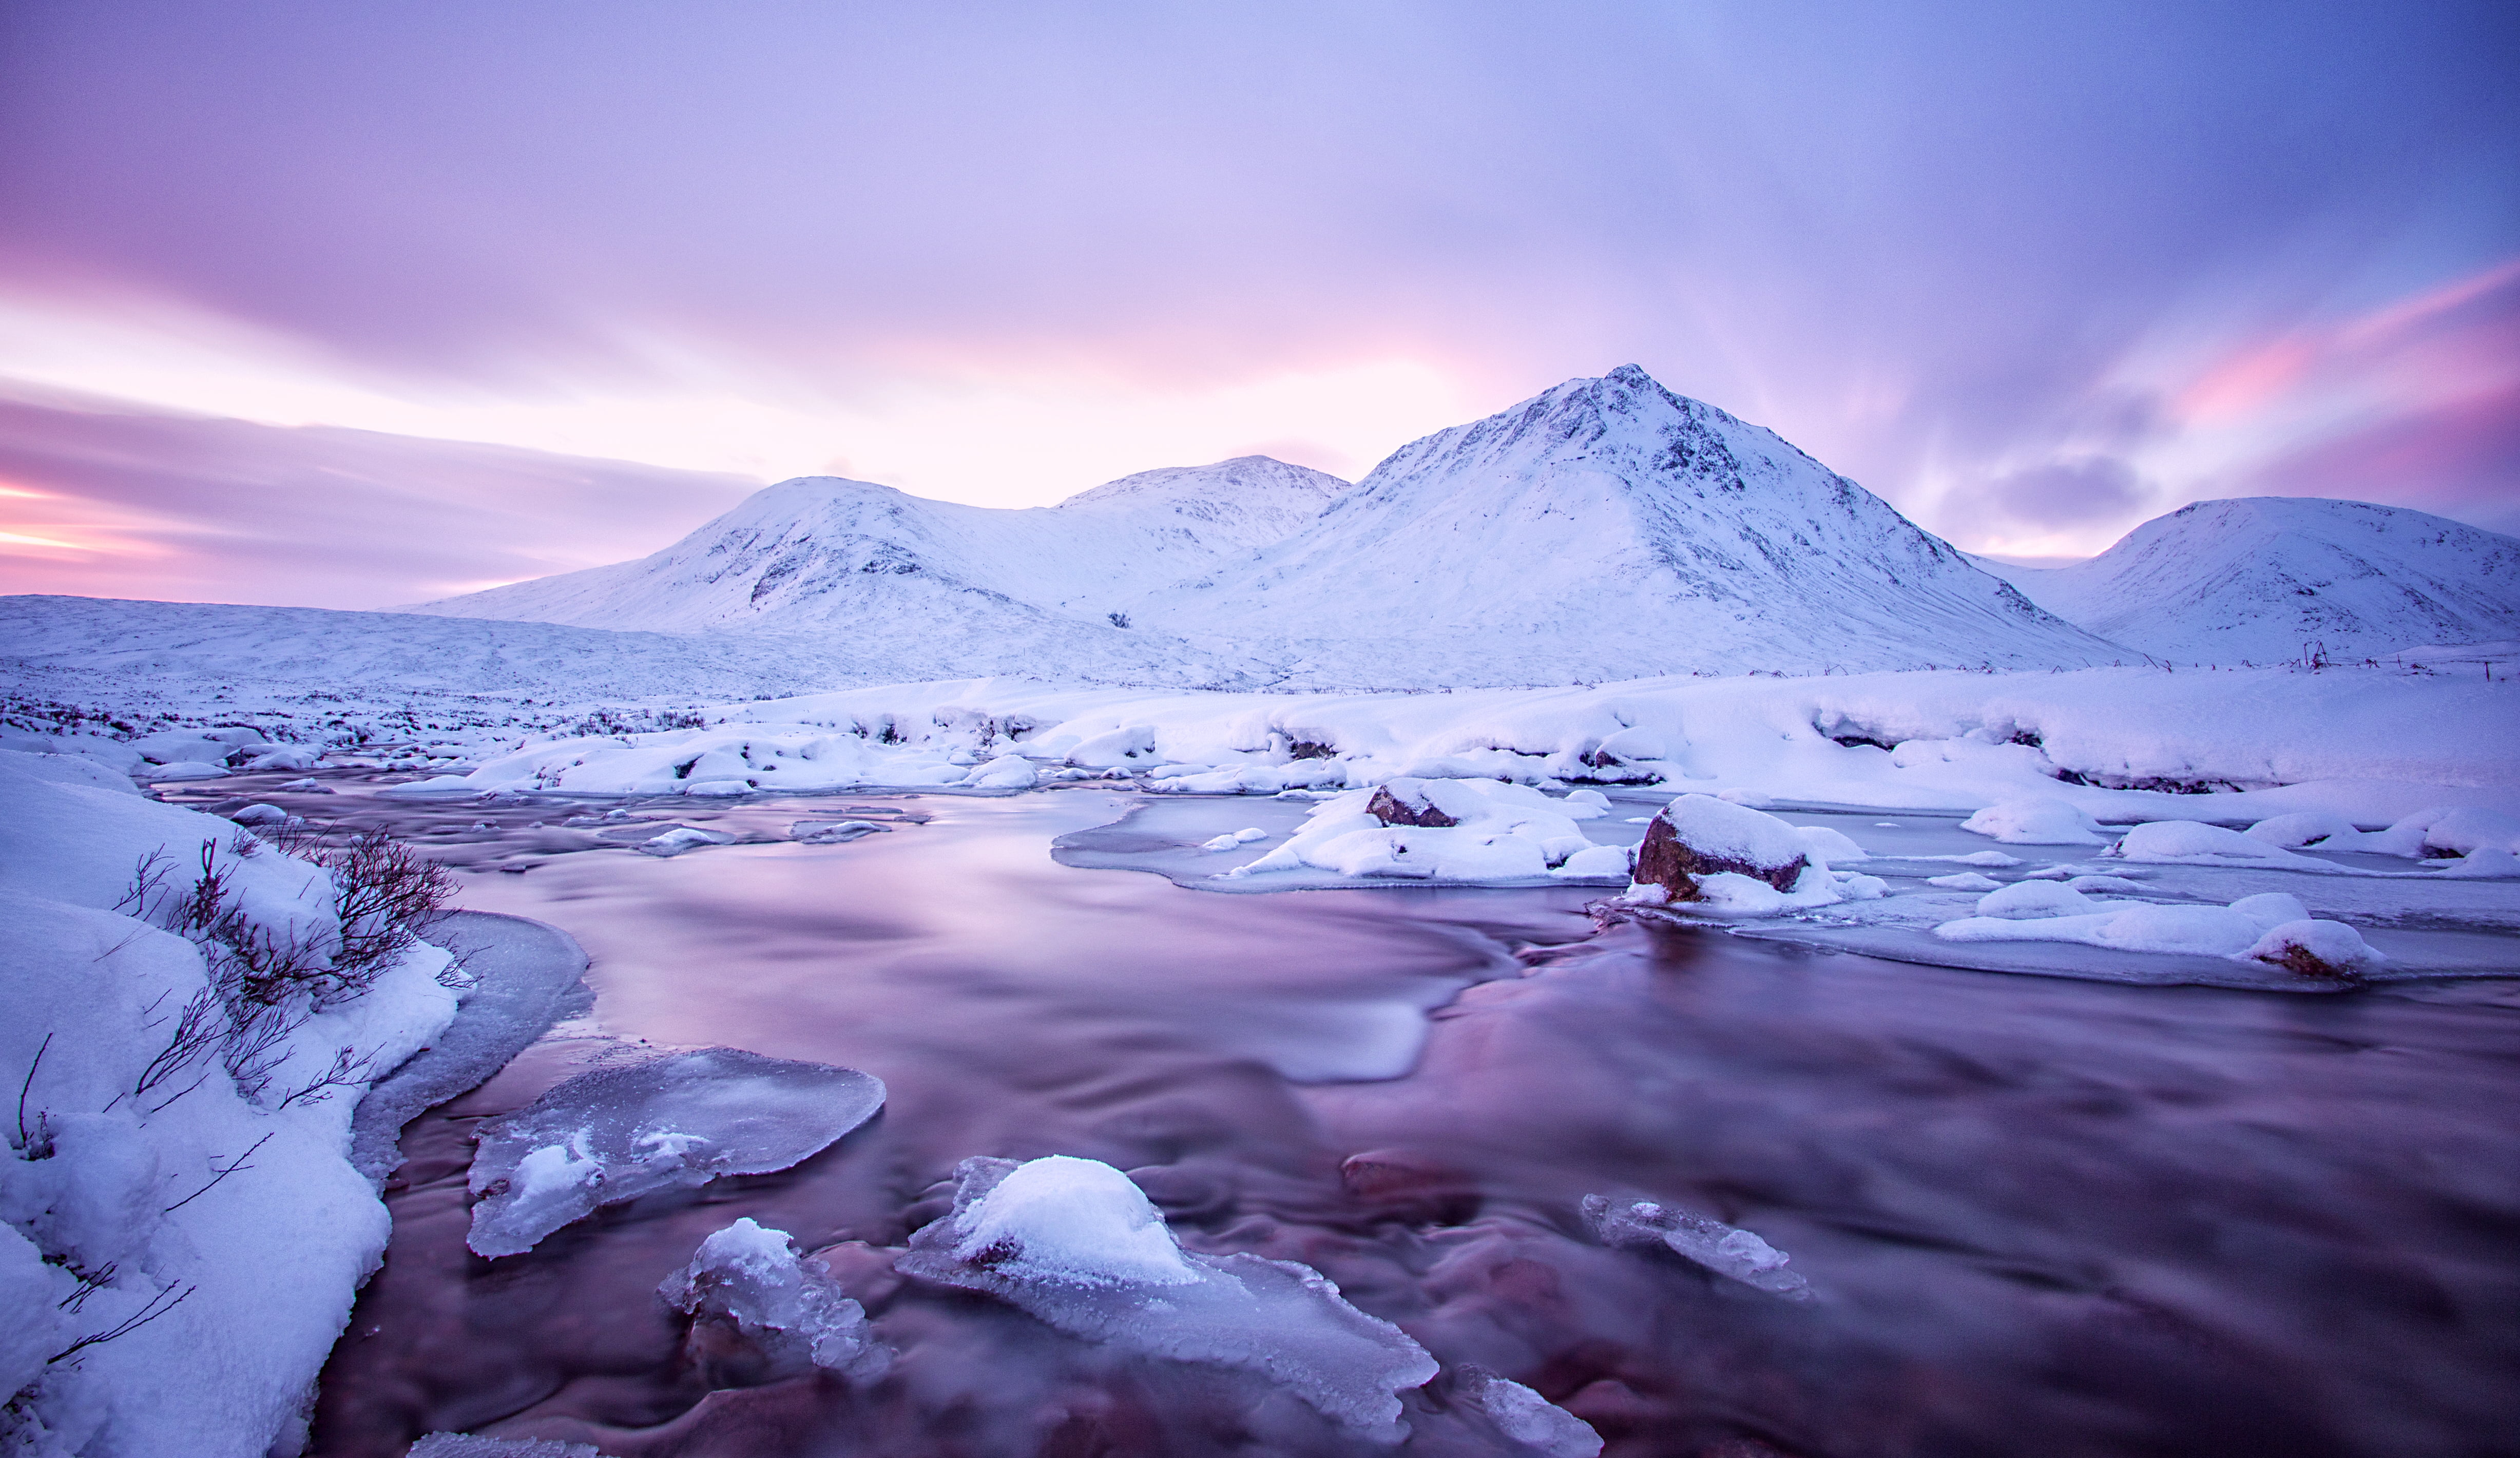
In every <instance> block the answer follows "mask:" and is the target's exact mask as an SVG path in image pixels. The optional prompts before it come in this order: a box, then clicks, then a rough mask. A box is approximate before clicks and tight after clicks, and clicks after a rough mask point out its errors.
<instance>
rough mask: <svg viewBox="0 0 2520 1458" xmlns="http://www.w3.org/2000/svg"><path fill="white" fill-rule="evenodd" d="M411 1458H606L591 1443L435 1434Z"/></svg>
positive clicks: (414, 1447) (414, 1449) (414, 1446)
mask: <svg viewBox="0 0 2520 1458" xmlns="http://www.w3.org/2000/svg"><path fill="white" fill-rule="evenodd" d="M411 1458H604V1450H603V1449H602V1448H599V1447H597V1446H596V1445H595V1444H593V1443H591V1442H562V1441H560V1440H559V1439H558V1438H551V1437H481V1436H478V1435H474V1434H471V1433H432V1434H429V1435H427V1436H426V1437H424V1438H422V1439H421V1440H420V1441H418V1442H416V1443H413V1444H412V1445H411Z"/></svg>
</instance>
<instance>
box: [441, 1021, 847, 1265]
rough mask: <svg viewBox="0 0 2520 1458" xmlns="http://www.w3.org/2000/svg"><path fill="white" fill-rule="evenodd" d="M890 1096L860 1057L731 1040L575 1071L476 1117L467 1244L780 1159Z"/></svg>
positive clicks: (835, 1132)
mask: <svg viewBox="0 0 2520 1458" xmlns="http://www.w3.org/2000/svg"><path fill="white" fill-rule="evenodd" d="M883 1098H884V1089H883V1082H882V1080H881V1079H878V1078H876V1077H874V1076H873V1075H871V1074H867V1073H861V1072H859V1071H857V1070H855V1069H839V1068H833V1067H832V1066H831V1065H829V1064H819V1063H791V1062H788V1061H787V1060H786V1059H779V1058H764V1057H762V1056H761V1055H759V1054H757V1053H745V1052H743V1051H742V1050H740V1049H735V1048H703V1049H700V1050H698V1051H697V1052H692V1053H675V1054H670V1055H668V1056H666V1057H663V1058H655V1059H650V1060H648V1061H646V1062H644V1063H637V1064H630V1065H627V1066H624V1067H621V1068H609V1069H597V1070H595V1071H592V1072H586V1073H580V1074H578V1075H577V1076H576V1077H574V1078H571V1079H569V1080H568V1081H566V1082H564V1083H562V1084H561V1085H559V1086H558V1087H556V1088H554V1089H552V1090H551V1091H550V1092H549V1093H546V1094H544V1095H543V1096H542V1097H541V1098H539V1099H536V1100H534V1101H533V1103H531V1104H529V1105H527V1106H525V1107H524V1108H522V1109H519V1110H517V1112H516V1113H514V1114H511V1115H507V1116H503V1117H499V1118H494V1119H491V1120H489V1121H488V1122H486V1123H484V1124H483V1125H482V1126H481V1132H480V1135H479V1138H480V1148H479V1149H478V1150H477V1151H476V1152H475V1153H474V1154H473V1156H472V1193H473V1195H474V1197H475V1198H476V1201H477V1203H476V1204H474V1205H473V1207H472V1234H471V1235H470V1236H468V1237H467V1238H466V1241H465V1244H467V1245H469V1246H471V1247H472V1250H473V1252H474V1253H477V1254H481V1255H489V1256H500V1255H516V1254H519V1253H523V1252H526V1251H530V1250H532V1249H533V1248H534V1245H535V1243H536V1242H538V1241H540V1240H541V1239H542V1238H543V1237H544V1236H546V1235H549V1234H551V1233H552V1232H553V1231H555V1230H558V1229H559V1228H561V1227H562V1226H563V1225H566V1224H568V1223H569V1222H570V1221H572V1220H577V1219H581V1218H583V1217H584V1216H586V1215H588V1214H590V1213H592V1212H593V1211H594V1210H595V1209H596V1207H599V1206H606V1205H617V1204H619V1203H621V1202H622V1201H625V1200H636V1199H637V1198H639V1197H640V1196H642V1195H646V1194H651V1193H652V1192H654V1191H657V1190H668V1189H674V1188H677V1187H681V1188H686V1189H689V1188H693V1187H697V1186H699V1185H704V1184H707V1183H708V1182H709V1181H710V1180H713V1179H715V1178H717V1177H718V1176H719V1175H721V1174H767V1173H769V1172H770V1171H771V1170H774V1169H785V1168H787V1166H788V1165H790V1164H793V1163H795V1162H798V1161H799V1160H802V1159H805V1158H806V1157H808V1156H810V1155H813V1154H815V1153H818V1152H819V1151H821V1150H823V1149H825V1148H827V1147H829V1146H830V1145H832V1143H834V1142H836V1141H837V1140H838V1139H839V1138H840V1136H841V1135H843V1134H846V1133H847V1132H849V1130H851V1129H854V1128H856V1127H857V1126H858V1125H860V1124H862V1123H864V1122H866V1121H867V1120H868V1119H869V1118H870V1117H873V1116H874V1115H875V1112H876V1111H877V1110H878V1109H880V1108H882V1107H883Z"/></svg>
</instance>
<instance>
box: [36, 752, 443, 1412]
mask: <svg viewBox="0 0 2520 1458" xmlns="http://www.w3.org/2000/svg"><path fill="white" fill-rule="evenodd" d="M73 760H75V761H76V762H75V763H73V762H72V761H73ZM94 763H95V761H94V760H92V759H88V758H87V757H86V756H69V755H45V756H29V755H24V754H20V753H15V752H0V816H5V820H6V823H7V825H8V826H9V831H8V834H7V835H6V836H5V837H0V1008H5V1009H6V1015H5V1016H0V1081H5V1083H6V1084H7V1086H8V1087H9V1088H10V1089H11V1091H12V1092H13V1094H15V1093H19V1092H21V1091H22V1101H20V1102H19V1104H18V1107H19V1109H20V1111H21V1112H19V1113H18V1114H17V1115H16V1116H15V1117H14V1120H13V1121H11V1122H10V1123H9V1124H8V1127H7V1134H8V1150H7V1155H6V1157H5V1158H0V1307H5V1309H6V1310H7V1311H8V1313H9V1317H10V1319H9V1321H8V1323H7V1325H6V1328H5V1330H0V1390H6V1392H7V1393H8V1394H9V1395H7V1396H6V1397H5V1399H0V1401H5V1406H0V1434H5V1435H6V1436H5V1438H0V1442H5V1443H7V1444H8V1445H9V1451H11V1452H13V1453H25V1454H69V1453H73V1452H77V1453H90V1454H130V1455H141V1454H161V1453H184V1454H200V1455H203V1458H259V1455H261V1454H263V1453H264V1452H265V1451H266V1450H269V1449H271V1448H272V1447H273V1445H274V1444H275V1443H281V1444H284V1445H286V1444H290V1443H293V1442H294V1441H295V1433H296V1429H297V1425H299V1424H300V1423H302V1421H303V1412H304V1405H303V1404H304V1402H305V1399H306V1397H307V1394H308V1392H309V1390H310V1389H311V1386H312V1384H313V1382H314V1380H315V1376H316V1373H317V1372H318V1371H319V1370H320V1368H321V1367H322V1365H323V1362H324V1358H325V1355H326V1353H327V1352H328V1351H329V1350H330V1349H331V1347H332V1345H333V1342H334V1339H335V1337H336V1336H337V1334H338V1333H339V1331H340V1330H341V1326H342V1323H343V1322H344V1321H345V1320H346V1319H347V1318H348V1314H349V1309H350V1300H351V1296H352V1293H353V1292H354V1291H355V1290H356V1288H357V1286H358V1283H359V1282H360V1281H361V1280H362V1279H364V1278H365V1276H366V1275H367V1274H368V1272H369V1271H370V1270H372V1269H373V1268H374V1266H375V1263H376V1261H377V1259H378V1257H379V1255H380V1253H382V1250H383V1249H384V1243H385V1237H386V1233H387V1221H386V1216H385V1210H384V1207H383V1206H382V1204H381V1203H380V1202H379V1200H378V1199H377V1196H376V1193H375V1191H374V1190H373V1189H372V1188H371V1186H370V1185H369V1183H368V1181H367V1179H366V1178H365V1177H364V1176H363V1175H362V1174H361V1172H360V1171H359V1170H358V1169H356V1168H354V1167H353V1166H352V1164H351V1162H350V1160H349V1158H348V1156H349V1153H350V1142H351V1138H350V1128H351V1119H352V1111H353V1108H354V1106H355V1105H356V1104H357V1102H358V1099H359V1095H360V1093H361V1090H362V1089H363V1087H364V1086H365V1084H366V1083H367V1082H368V1081H369V1080H371V1079H374V1078H375V1077H377V1076H378V1075H379V1074H381V1073H382V1072H384V1071H388V1070H391V1069H392V1068H394V1067H395V1066H396V1065H397V1064H400V1063H401V1062H403V1061H404V1060H405V1059H406V1058H408V1057H409V1056H411V1054H412V1053H413V1052H414V1051H415V1050H417V1049H419V1048H420V1047H421V1046H422V1045H423V1044H425V1043H427V1041H428V1040H429V1039H430V1038H431V1037H432V1036H433V1035H434V1034H435V1033H436V1032H437V1031H438V1030H439V1029H440V1028H442V1027H443V1026H444V1025H446V1024H447V1022H448V1021H449V1020H450V1019H451V1018H452V1017H453V1016H454V1014H455V1012H456V1007H457V998H458V993H457V991H456V990H455V989H454V987H453V986H451V985H449V984H450V983H454V982H458V981H460V978H458V977H457V976H456V975H455V974H454V973H453V972H452V971H451V969H450V960H449V958H448V956H447V954H446V953H445V952H443V951H441V950H439V949H437V948H435V947H431V946H428V945H426V944H422V943H417V942H412V941H409V940H407V939H405V940H400V941H398V942H396V943H394V944H393V945H392V946H391V947H389V948H387V949H386V950H385V951H384V952H382V953H381V957H382V961H381V962H380V963H379V964H378V965H375V966H371V967H369V968H367V969H366V970H365V971H364V972H362V973H361V974H360V975H359V976H358V977H356V978H354V979H353V978H347V977H346V976H344V975H339V974H341V972H342V962H343V958H344V957H345V956H346V955H347V949H348V948H349V947H350V946H351V945H352V943H353V941H354V940H355V939H356V938H357V937H358V936H359V935H360V934H362V932H363V929H362V928H361V927H359V926H357V925H353V926H352V927H351V928H349V929H348V931H349V932H350V934H351V936H350V938H346V939H345V937H344V927H343V925H342V919H341V913H340V906H341V900H340V890H341V888H340V887H339V886H337V883H336V880H335V876H334V874H333V873H330V872H328V871H327V870H326V869H325V868H323V867H319V866H315V865H311V864H308V863H307V862H304V861H301V860H297V859H295V858H293V857H291V856H289V855H286V854H283V853H282V852H280V851H279V850H276V849H274V848H272V847H270V846H268V845H266V844H264V843H261V842H259V841H257V840H255V839H253V838H252V837H251V836H250V835H249V834H248V833H247V832H245V831H242V830H240V829H239V828H237V827H236V826H234V825H232V824H230V823H228V822H227V821H224V820H220V819H217V818H215V817H212V816H209V815H203V814H199V813H196V812H194V811H190V810H183V809H178V808H175V807H173V806H170V805H162V804H158V803H155V802H153V801H151V800H149V799H146V798H144V797H139V796H136V795H134V794H132V793H131V791H130V788H129V785H128V783H127V782H126V783H125V784H124V785H123V786H122V787H121V788H120V789H119V790H115V789H105V788H98V787H96V786H94V785H92V784H88V783H85V782H84V780H85V776H86V775H87V774H88V773H89V772H90V769H89V766H92V765H93V764H94ZM170 929H171V930H170ZM375 930H376V929H375V928H372V927H371V928H366V929H364V931H366V932H374V931H375ZM369 944H371V945H382V943H369ZM328 970H329V971H330V975H328ZM441 975H444V978H445V980H441Z"/></svg>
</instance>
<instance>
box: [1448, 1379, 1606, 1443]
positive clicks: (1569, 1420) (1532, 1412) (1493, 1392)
mask: <svg viewBox="0 0 2520 1458" xmlns="http://www.w3.org/2000/svg"><path fill="white" fill-rule="evenodd" d="M1453 1391H1454V1394H1455V1396H1457V1397H1458V1398H1459V1399H1460V1400H1462V1401H1463V1402H1465V1403H1467V1404H1468V1405H1470V1406H1472V1407H1475V1408H1477V1409H1478V1410H1479V1411H1480V1412H1482V1413H1484V1414H1486V1415H1487V1419H1488V1421H1489V1422H1491V1423H1494V1424H1496V1425H1497V1428H1498V1430H1499V1431H1500V1432H1502V1433H1504V1434H1505V1435H1506V1436H1508V1437H1509V1438H1512V1439H1513V1440H1514V1441H1515V1442H1518V1443H1521V1444H1522V1445H1523V1446H1525V1447H1527V1448H1530V1449H1532V1450H1533V1451H1534V1452H1538V1453H1542V1454H1545V1455H1547V1458H1598V1454H1599V1453H1600V1451H1601V1435H1600V1434H1598V1433H1596V1432H1595V1431H1593V1425H1592V1424H1590V1423H1587V1422H1585V1421H1584V1420H1583V1419H1582V1418H1579V1417H1577V1416H1575V1415H1574V1414H1573V1413H1571V1412H1568V1411H1567V1410H1566V1409H1564V1408H1562V1407H1559V1406H1558V1405H1557V1404H1555V1403H1553V1402H1552V1401H1550V1400H1549V1399H1548V1398H1546V1397H1543V1396H1542V1395H1540V1394H1539V1393H1538V1392H1535V1391H1533V1390H1531V1389H1529V1388H1527V1387H1524V1386H1523V1385H1522V1384H1521V1383H1518V1382H1509V1381H1508V1380H1507V1379H1505V1378H1502V1377H1499V1376H1497V1375H1496V1374H1495V1373H1493V1372H1490V1371H1488V1370H1487V1369H1486V1368H1484V1367H1463V1368H1459V1369H1457V1370H1456V1371H1455V1372H1454V1374H1453Z"/></svg>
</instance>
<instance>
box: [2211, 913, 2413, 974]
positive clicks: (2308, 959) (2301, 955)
mask: <svg viewBox="0 0 2520 1458" xmlns="http://www.w3.org/2000/svg"><path fill="white" fill-rule="evenodd" d="M2242 955H2244V956H2247V957H2250V958H2252V959H2254V960H2256V961H2260V962H2272V963H2273V964H2274V965H2275V966H2277V967H2280V968H2283V969H2284V970H2285V971H2287V972H2297V973H2300V974H2301V975H2302V976H2304V977H2321V978H2350V977H2357V976H2360V975H2362V974H2363V973H2366V972H2369V971H2370V970H2371V969H2373V968H2375V967H2377V966H2379V965H2380V961H2381V958H2380V954H2379V953H2378V952H2375V951H2373V950H2372V949H2371V944H2370V943H2369V942H2367V941H2364V940H2363V934H2362V933H2360V932H2357V931H2355V930H2354V929H2353V928H2352V927H2349V926H2347V925H2345V924H2344V923H2343V922H2323V921H2312V920H2309V919H2307V918H2304V919H2302V920H2298V921H2289V922H2278V923H2277V924H2275V925H2274V926H2273V927H2270V928H2268V929H2267V932H2266V934H2265V935H2263V936H2260V937H2259V938H2258V939H2257V940H2256V941H2255V942H2254V943H2252V944H2251V945H2250V947H2249V949H2248V950H2247V951H2246V952H2244V953H2243V954H2242Z"/></svg>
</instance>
